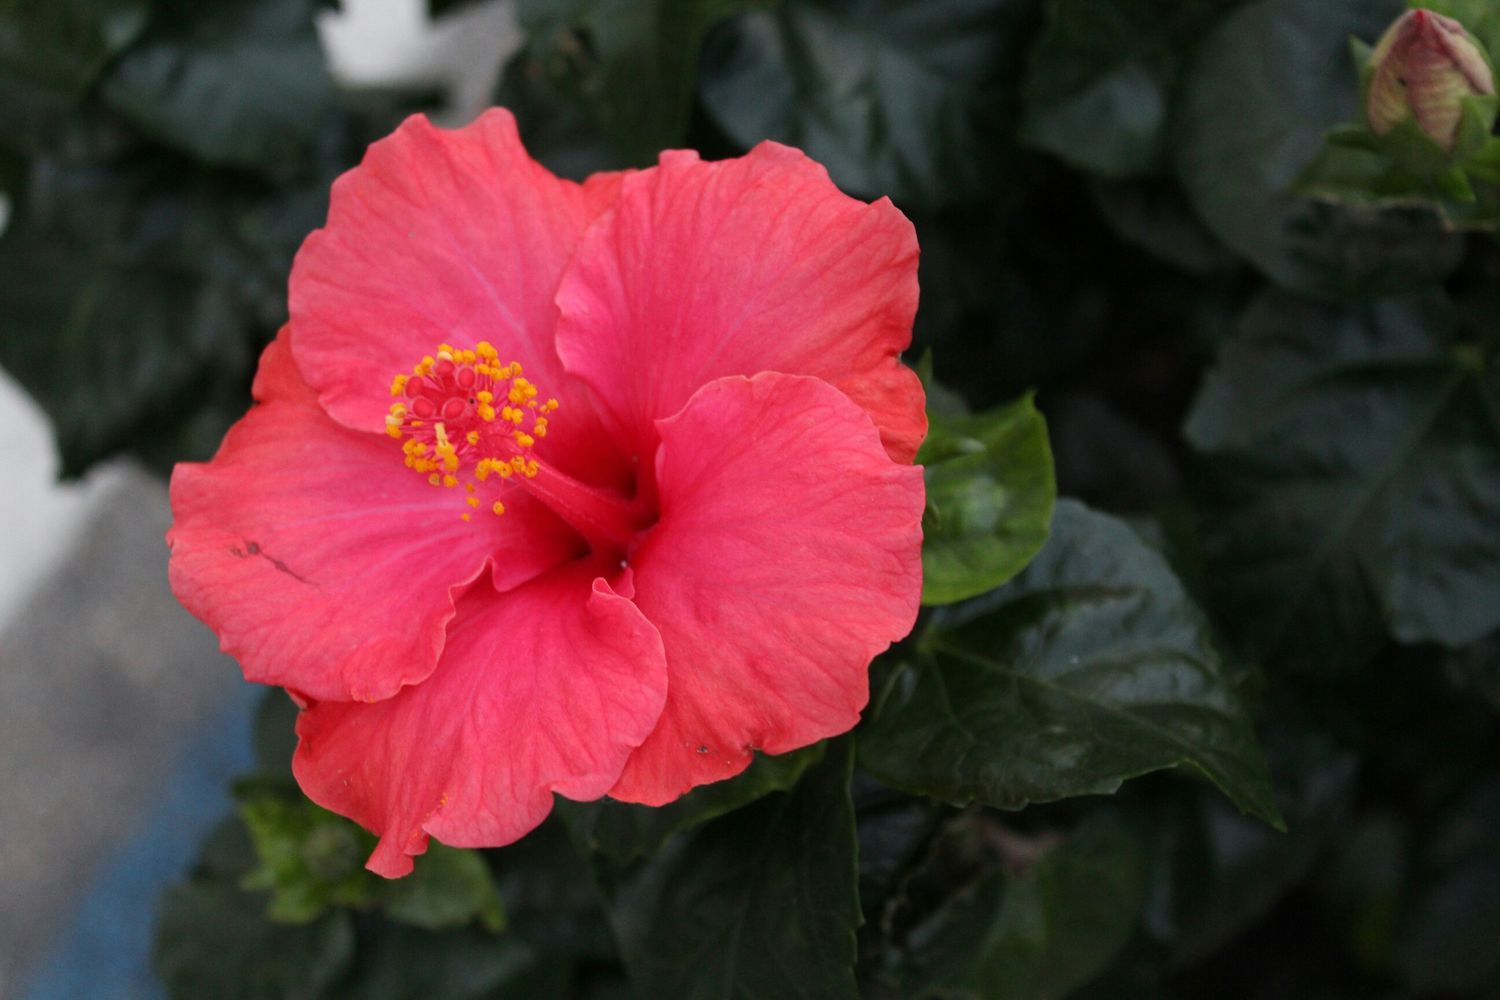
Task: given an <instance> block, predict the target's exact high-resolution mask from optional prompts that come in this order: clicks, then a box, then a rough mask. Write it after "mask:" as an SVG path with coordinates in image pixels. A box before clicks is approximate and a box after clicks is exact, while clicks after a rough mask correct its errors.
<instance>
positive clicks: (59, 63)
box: [0, 0, 1500, 1000]
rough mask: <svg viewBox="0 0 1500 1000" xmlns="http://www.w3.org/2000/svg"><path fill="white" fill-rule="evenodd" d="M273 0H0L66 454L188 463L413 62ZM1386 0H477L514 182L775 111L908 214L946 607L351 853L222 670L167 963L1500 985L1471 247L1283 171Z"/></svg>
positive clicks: (1487, 317)
mask: <svg viewBox="0 0 1500 1000" xmlns="http://www.w3.org/2000/svg"><path fill="white" fill-rule="evenodd" d="M317 6H318V5H317V4H316V3H314V0H214V2H212V3H202V4H191V3H186V2H183V0H51V2H48V3H36V2H32V0H0V189H3V191H4V193H5V195H6V196H7V199H8V203H9V218H8V222H7V224H6V227H5V230H4V234H3V236H0V364H3V366H4V367H5V368H6V369H8V370H9V371H11V372H13V373H14V374H15V375H16V376H17V377H18V378H20V379H21V380H22V381H23V382H24V384H25V385H26V387H27V388H28V389H29V390H30V392H31V393H33V394H34V396H35V397H36V399H37V400H38V401H39V402H40V403H41V404H42V406H43V407H44V408H45V409H46V411H47V412H48V414H49V415H50V416H51V418H52V419H53V421H54V422H55V424H56V427H57V431H58V436H59V441H60V443H61V447H62V451H63V458H64V468H65V474H67V475H78V474H80V473H82V472H83V471H84V470H86V469H87V468H88V467H89V466H90V465H91V464H93V463H95V462H98V461H100V460H101V459H103V458H105V457H106V456H109V455H112V454H116V453H119V452H127V453H131V454H133V455H135V456H137V457H139V458H140V459H142V460H144V461H145V462H147V463H149V464H150V465H152V466H153V467H155V468H158V469H160V470H162V471H165V470H166V469H168V468H169V466H170V464H171V463H172V462H174V461H178V460H183V459H201V458H204V457H207V456H208V455H209V454H211V453H212V450H213V448H214V447H215V445H216V443H217V441H218V439H219V437H220V436H221V434H222V433H223V431H224V429H225V428H226V427H227V426H228V424H229V422H231V421H232V420H233V419H235V418H236V417H237V416H238V415H239V414H240V413H242V412H243V410H244V408H245V407H246V405H247V404H248V391H247V390H248V383H249V378H250V375H251V372H252V369H253V364H254V359H255V357H256V355H257V352H258V349H259V347H260V346H261V345H262V344H264V343H265V342H266V341H267V340H268V339H269V338H270V337H271V336H272V335H273V334H274V332H275V330H276V329H277V327H278V326H279V324H280V323H282V322H284V320H285V280H286V275H287V273H288V270H289V267H290V262H291V257H292V255H293V253H294V252H295V250H296V248H297V246H298V244H299V242H300V240H301V239H302V237H303V236H304V235H305V234H306V233H307V232H308V231H309V230H310V229H312V228H314V227H316V226H317V225H319V224H320V223H321V220H322V217H323V213H324V211H325V209H326V197H327V191H328V187H329V184H330V182H331V180H332V178H333V177H334V176H336V175H337V174H338V173H339V172H341V171H342V170H344V169H347V168H348V167H349V166H351V165H352V164H354V163H355V162H357V161H358V158H359V156H360V155H361V153H362V150H363V149H364V147H365V146H366V145H367V144H368V142H369V141H371V140H372V139H374V138H376V137H378V136H380V135H382V134H384V133H385V132H387V131H389V130H390V128H392V127H393V126H394V124H395V123H396V122H397V121H398V120H399V119H400V117H401V116H402V115H404V114H406V113H408V112H409V111H411V110H414V109H419V108H422V107H425V106H427V105H428V104H429V103H430V100H431V95H424V94H414V93H371V92H350V91H348V90H347V89H341V88H337V87H335V86H334V85H333V84H332V83H331V82H330V78H329V75H328V73H327V71H326V69H325V64H324V60H323V57H322V54H321V50H320V49H319V46H318V41H317V37H316V34H315V32H314V25H313V19H314V16H315V13H316V8H317ZM461 6H463V4H462V2H455V0H430V7H431V12H432V14H433V15H434V16H436V17H439V18H441V17H444V16H449V15H451V14H452V12H453V11H454V10H455V9H456V8H459V7H461ZM1401 9H1402V6H1401V3H1400V2H1399V0H517V13H518V16H519V20H520V24H521V26H522V28H523V29H524V33H525V44H524V46H523V48H522V49H521V50H520V51H519V52H518V53H517V54H516V55H515V56H514V57H513V58H512V59H511V60H510V61H509V63H508V64H507V65H506V67H505V70H504V74H503V78H502V79H501V81H500V83H499V86H498V90H497V92H496V94H495V95H494V99H495V102H496V103H499V104H504V105H506V106H508V107H510V108H511V109H512V110H513V111H514V112H515V113H516V114H517V116H518V118H519V121H520V125H521V131H522V135H523V137H524V138H525V139H526V141H527V142H528V144H529V146H530V148H531V149H532V150H533V152H534V153H535V155H537V156H538V158H540V159H541V160H542V161H543V162H545V163H547V164H548V165H549V166H551V167H552V168H553V169H555V170H556V171H558V172H559V173H562V174H565V175H568V176H573V177H581V176H583V175H584V174H586V173H588V172H590V171H593V170H598V169H615V168H621V167H629V166H644V165H647V164H649V163H650V162H652V160H653V159H654V157H655V154H656V152H657V151H658V150H660V149H662V148H666V147H673V146H691V147H694V148H697V149H699V150H701V151H702V152H703V153H704V154H705V155H706V156H711V157H712V156H728V155H736V154H738V153H740V152H742V151H744V150H745V149H746V148H748V147H749V146H751V145H753V144H754V143H756V142H758V141H760V140H762V139H766V138H771V139H776V140H780V141H783V142H788V143H792V144H795V145H798V146H801V147H802V148H804V149H806V150H807V151H808V152H809V153H810V154H811V155H812V156H814V157H815V158H817V159H818V160H820V161H821V162H823V163H824V164H826V165H827V167H828V169H829V171H830V173H831V174H832V176H833V178H834V180H835V181H836V182H837V183H838V184H839V185H840V186H841V187H843V188H844V189H845V190H846V191H848V192H850V193H852V194H855V195H857V196H860V197H865V198H875V197H879V196H889V197H890V198H891V199H892V200H893V201H895V202H896V204H897V205H898V206H899V207H900V208H901V209H902V210H903V211H905V212H906V213H907V214H908V215H909V216H911V217H912V219H913V220H914V221H915V223H916V225H917V229H918V233H919V237H920V240H921V245H922V263H921V281H922V306H921V311H920V314H919V317H918V324H917V333H916V344H915V345H914V348H913V352H912V355H911V359H912V360H913V362H915V361H916V359H917V358H919V357H923V356H925V357H926V361H924V364H923V368H924V371H925V374H926V377H927V379H928V383H929V392H930V395H931V397H932V404H931V406H932V411H933V417H934V422H933V427H934V430H933V435H932V437H931V439H930V440H929V442H928V445H927V446H926V448H925V449H924V453H923V456H922V460H923V461H924V463H926V464H927V465H928V467H929V473H928V476H929V489H930V492H931V495H932V500H931V504H930V507H929V511H928V518H927V520H926V528H927V536H928V544H927V552H926V562H927V571H928V591H927V594H926V599H927V601H928V603H930V604H933V605H944V606H942V607H935V608H934V609H933V610H931V611H929V612H926V613H925V614H924V617H923V619H922V620H921V622H920V623H919V625H918V629H917V631H916V633H915V634H914V636H913V638H912V639H910V640H908V641H907V642H905V643H903V644H901V645H900V646H898V647H897V648H896V649H894V650H892V651H891V653H889V654H887V655H886V656H885V657H882V658H881V660H879V661H877V663H876V664H875V666H874V668H873V671H874V673H873V685H872V690H873V691H874V695H873V698H872V706H871V709H870V710H869V712H867V715H866V720H865V723H864V724H862V726H861V727H860V729H859V730H857V731H856V733H855V734H854V735H853V736H850V737H845V738H843V739H840V740H836V741H833V742H832V743H830V744H828V745H826V746H820V747H816V748H812V749H811V750H809V751H805V752H802V753H799V754H795V755H790V756H788V757H785V758H776V759H765V760H761V761H758V762H757V763H756V765H755V766H754V767H752V769H751V770H750V771H749V772H747V773H746V775H744V776H742V777H741V778H738V779H735V780H734V781H731V782H728V783H725V784H722V785H717V786H710V787H707V788H703V789H699V790H697V791H695V792H693V793H692V794H690V795H689V796H687V797H686V798H685V799H683V800H681V801H680V802H678V803H675V804H673V805H672V806H670V807H667V808H664V809H661V810H645V809H641V808H637V807H629V806H622V805H619V804H614V803H593V804H569V803H563V804H561V805H560V808H559V810H558V812H557V814H556V815H555V816H554V817H553V819H552V820H550V821H549V822H548V823H547V824H546V825H545V826H544V827H543V828H542V829H540V830H539V831H537V832H536V833H534V834H533V835H531V836H529V837H528V838H526V839H525V840H524V841H522V842H521V843H519V844H517V845H514V846H512V847H509V848H505V849H502V850H498V851H488V852H482V853H480V854H463V853H460V852H440V853H437V854H436V856H434V857H429V858H428V859H426V860H424V861H423V862H420V863H419V865H418V869H417V870H418V872H419V873H422V874H421V876H420V880H419V881H417V880H414V882H415V884H413V885H412V886H411V887H402V888H399V889H396V890H393V889H391V888H389V887H386V886H383V885H381V884H379V883H378V880H374V878H373V876H369V875H368V873H363V872H361V870H360V867H359V865H360V860H361V857H362V853H363V851H364V850H365V849H366V848H367V846H368V844H367V841H366V840H364V839H362V838H364V837H365V835H364V834H363V833H362V832H360V831H358V830H356V829H354V828H352V827H350V826H348V824H346V823H344V822H343V821H342V820H338V819H337V818H336V817H331V816H329V815H327V814H323V813H321V811H318V810H315V809H314V808H313V807H311V806H310V805H308V804H306V803H305V802H303V800H301V799H300V797H299V796H298V795H297V793H296V791H295V786H294V784H292V783H291V782H290V778H289V774H288V772H287V769H286V761H287V758H288V756H289V754H290V744H289V743H288V742H287V740H288V739H290V735H289V734H290V729H291V715H292V709H291V706H290V704H289V703H286V702H285V701H284V700H282V699H279V698H278V699H273V700H271V701H268V703H267V706H266V709H265V719H264V724H263V733H264V738H263V752H262V763H261V773H259V774H257V775H254V776H249V777H247V779H246V781H245V783H244V784H243V786H242V787H241V788H240V789H238V791H237V796H238V799H239V801H240V812H239V815H238V816H236V817H231V818H229V819H227V820H226V823H225V825H224V827H223V828H222V830H221V832H220V834H219V835H218V836H216V837H215V838H214V840H213V841H212V842H211V843H209V844H208V845H207V846H206V848H205V851H204V854H203V856H202V858H201V859H200V861H199V863H198V865H197V868H196V870H195V874H194V876H193V878H192V879H191V880H190V881H189V882H187V883H186V884H184V885H183V886H181V887H179V888H177V889H175V890H173V892H172V893H171V894H170V895H169V896H167V897H166V898H165V899H164V900H163V901H162V902H161V904H160V909H159V924H158V949H157V956H156V958H157V967H158V969H159V971H160V973H161V975H162V976H163V979H164V981H165V982H166V984H167V985H168V987H169V989H170V991H171V992H172V994H173V995H174V996H179V997H205V996H213V997H223V998H237V997H308V998H312V997H359V998H370V1000H375V998H394V997H423V998H434V1000H446V998H478V997H490V996H506V997H529V996H537V997H570V996H571V997H580V998H609V997H624V996H629V995H632V992H633V993H634V995H637V996H641V997H663V996H670V997H684V998H697V997H702V998H710V997H726V998H727V997H747V998H762V997H773V996H774V997H809V998H837V997H852V996H855V995H863V996H866V997H872V998H897V997H996V998H1011V997H1016V998H1031V997H1061V996H1080V997H1098V998H1110V1000H1118V998H1129V997H1137V996H1138V997H1143V998H1144V997H1153V998H1155V997H1202V996H1215V997H1245V998H1271V997H1275V998H1289V997H1304V996H1305V997H1318V998H1339V997H1370V996H1389V997H1398V996H1401V997H1405V996H1431V997H1500V715H1497V713H1500V632H1497V629H1500V367H1497V365H1496V362H1497V356H1496V355H1497V348H1500V329H1497V326H1496V319H1495V317H1496V316H1497V306H1500V253H1497V246H1496V243H1495V240H1494V238H1493V236H1489V235H1482V234H1476V233H1469V234H1460V233H1456V232H1454V231H1452V230H1451V229H1449V228H1448V227H1447V226H1446V225H1445V223H1444V220H1443V217H1442V215H1441V214H1440V213H1439V212H1437V211H1434V210H1433V209H1431V208H1428V207H1425V206H1423V205H1421V204H1403V205H1398V206H1388V207H1372V206H1368V205H1354V206H1351V205H1345V204H1340V203H1336V202H1333V201H1327V200H1315V199H1310V198H1306V197H1300V196H1298V195H1296V194H1295V193H1294V189H1295V187H1296V183H1297V179H1298V178H1299V176H1301V175H1302V173H1303V171H1305V170H1306V169H1307V167H1308V165H1309V163H1311V162H1312V161H1313V160H1314V159H1315V158H1316V157H1317V156H1318V154H1319V151H1320V149H1321V147H1322V134H1323V132H1324V131H1325V130H1326V129H1327V128H1329V127H1330V126H1333V125H1335V124H1337V123H1339V122H1341V121H1344V120H1348V119H1351V118H1353V117H1354V116H1355V115H1356V113H1357V83H1356V76H1355V72H1354V67H1353V65H1352V64H1351V62H1350V60H1349V57H1348V54H1347V41H1348V39H1349V37H1350V36H1357V37H1359V38H1362V39H1365V40H1366V41H1373V40H1374V39H1375V38H1376V37H1377V36H1378V35H1379V34H1380V33H1381V32H1382V31H1383V29H1384V28H1385V26H1386V25H1387V24H1389V23H1390V22H1391V20H1392V19H1393V18H1395V17H1396V16H1397V15H1398V14H1399V13H1400V11H1401ZM1033 393H1034V395H1030V394H1033ZM1054 481H1055V487H1054ZM1055 495H1061V496H1064V497H1067V498H1068V499H1065V500H1062V501H1058V502H1057V503H1056V505H1055V507H1054V496H1055ZM1049 535H1050V537H1049ZM1044 542H1045V544H1043V543H1044ZM1038 549H1040V555H1039V556H1037V557H1036V558H1035V559H1034V560H1032V558H1031V557H1032V556H1033V555H1034V554H1035V553H1036V552H1037V551H1038ZM1028 562H1029V565H1027V563H1028ZM1022 566H1025V568H1024V569H1022ZM1018 572H1019V576H1017V575H1016V574H1017V573H1018ZM1012 577H1014V579H1011V578H1012ZM1007 581H1009V582H1007ZM1156 772H1159V773H1156ZM1148 774H1150V776H1145V775H1148ZM143 905H144V902H143Z"/></svg>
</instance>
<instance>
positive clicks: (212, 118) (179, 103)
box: [103, 0, 333, 167]
mask: <svg viewBox="0 0 1500 1000" xmlns="http://www.w3.org/2000/svg"><path fill="white" fill-rule="evenodd" d="M161 6H162V8H163V9H162V10H161V11H160V14H159V16H158V17H157V18H156V19H155V20H154V21H153V24H152V27H151V29H150V30H149V31H148V32H147V33H146V35H145V37H144V38H143V39H142V40H141V42H140V44H138V45H137V46H135V47H134V48H132V49H131V51H130V52H129V53H128V54H127V55H126V56H125V58H123V59H122V60H121V61H120V63H119V64H118V65H117V66H116V67H115V68H114V70H113V72H111V73H110V75H109V76H108V78H107V79H106V80H105V83H104V87H103V95H104V99H105V101H107V102H108V103H109V105H110V106H111V107H113V108H114V109H115V110H117V111H119V112H120V113H121V114H123V115H124V116H125V117H127V118H128V119H130V120H131V121H132V122H134V123H135V124H136V125H138V126H139V127H140V128H142V129H143V130H145V131H146V132H148V133H149V134H151V135H152V136H154V137H155V138H157V139H159V140H161V141H163V142H165V143H168V144H169V145H172V146H174V147H176V148H177V149H181V150H184V151H186V152H188V153H191V154H193V155H194V156H197V157H199V158H200V159H202V160H205V161H207V162H210V163H222V164H232V165H236V166H260V167H271V166H284V165H286V164H289V163H290V164H295V163H296V162H297V161H299V160H301V159H304V158H305V155H306V154H305V150H304V147H305V146H306V145H307V144H309V143H310V142H311V141H312V140H313V139H314V137H316V136H317V134H318V130H319V129H320V128H321V127H324V125H325V124H326V122H325V115H326V114H327V112H328V111H329V110H330V109H331V107H332V97H333V90H332V84H331V83H330V81H329V78H328V73H327V71H326V69H325V68H324V64H323V50H322V48H321V47H320V45H319V44H318V37H317V33H316V32H315V31H314V29H313V12H314V5H313V3H312V2H311V0H270V2H262V0H221V2H217V3H210V4H204V3H196V2H192V0H162V2H161Z"/></svg>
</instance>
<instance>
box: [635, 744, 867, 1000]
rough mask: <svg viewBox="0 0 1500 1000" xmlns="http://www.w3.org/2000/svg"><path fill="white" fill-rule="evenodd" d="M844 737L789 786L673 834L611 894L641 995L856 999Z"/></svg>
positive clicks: (682, 999)
mask: <svg viewBox="0 0 1500 1000" xmlns="http://www.w3.org/2000/svg"><path fill="white" fill-rule="evenodd" d="M850 760H851V755H850V751H849V748H848V744H847V742H844V743H835V744H833V745H832V746H830V747H829V749H828V752H827V756H826V757H825V759H824V760H823V762H822V763H821V764H819V765H818V766H817V767H815V768H813V769H811V770H810V771H809V772H808V773H807V775H806V776H805V777H804V778H803V779H802V781H801V782H800V783H798V785H797V786H796V787H795V788H793V789H791V790H790V791H786V792H777V793H774V794H772V795H769V796H767V797H765V798H763V799H761V800H760V801H759V802H757V803H756V804H754V805H753V806H750V807H748V808H746V809H743V810H741V811H739V812H736V813H734V814H732V815H729V816H724V817H721V818H720V819H717V820H714V821H713V822H711V823H706V824H704V825H702V826H700V827H697V828H696V829H694V830H693V831H692V832H691V833H688V834H686V835H684V836H680V837H677V838H675V839H673V840H672V841H671V842H669V843H668V844H667V846H666V847H665V848H664V849H663V850H662V851H661V852H660V853H659V854H658V855H657V856H656V857H655V858H653V859H652V860H651V861H649V862H648V863H646V864H645V865H643V866H640V867H639V868H638V869H636V870H634V871H633V872H630V873H629V874H627V875H625V876H624V877H623V878H622V880H621V881H620V883H619V884H618V885H617V886H616V887H615V891H614V892H613V900H612V907H611V922H612V923H613V925H614V928H615V933H616V936H617V937H618V939H619V942H620V951H621V954H622V956H623V958H624V960H625V964H626V967H627V968H628V969H629V970H630V974H631V978H632V980H633V981H634V982H635V985H636V989H637V992H638V993H639V995H641V996H650V997H672V998H674V1000H709V998H715V1000H730V998H734V1000H762V998H764V997H778V998H786V1000H796V998H806V1000H839V998H851V1000H852V998H853V997H855V996H856V991H855V984H854V957H855V939H854V932H855V929H856V928H857V927H858V925H859V920H860V912H859V896H858V887H857V882H856V871H855V867H856V860H855V852H856V844H855V832H854V808H853V804H852V803H851V801H850V797H849V777H850Z"/></svg>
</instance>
